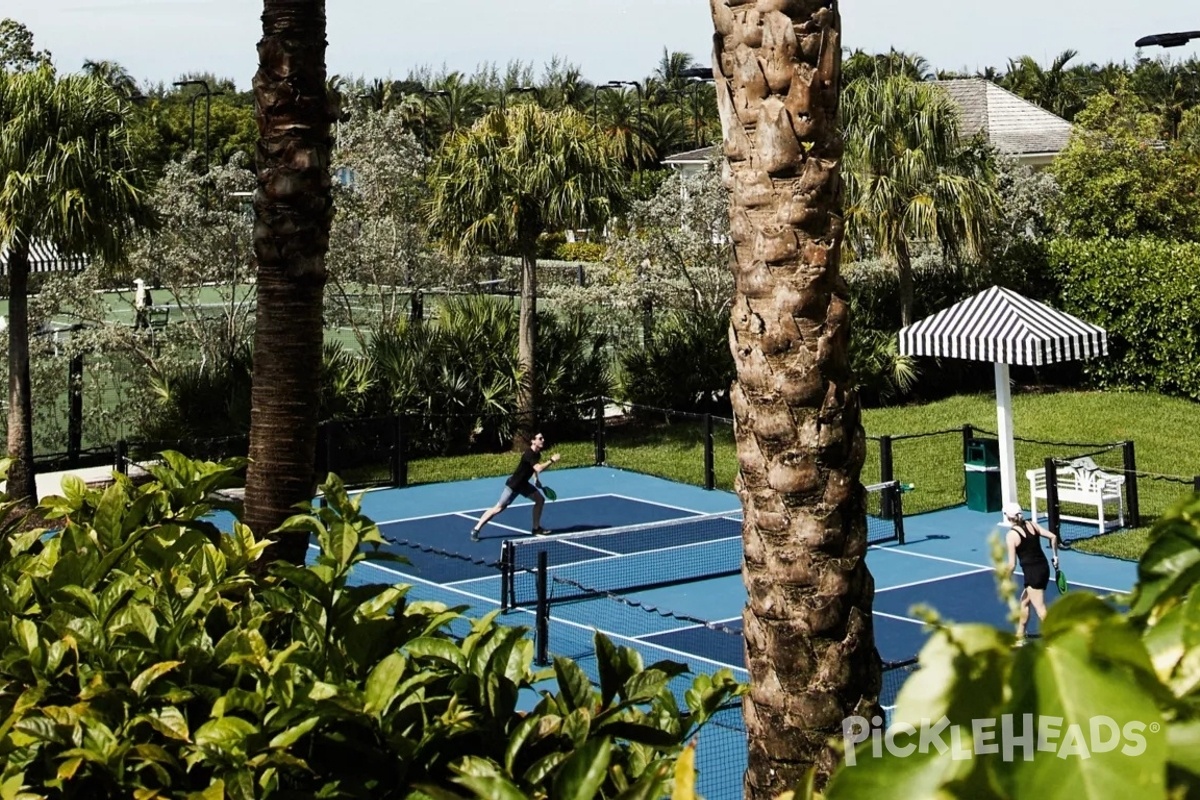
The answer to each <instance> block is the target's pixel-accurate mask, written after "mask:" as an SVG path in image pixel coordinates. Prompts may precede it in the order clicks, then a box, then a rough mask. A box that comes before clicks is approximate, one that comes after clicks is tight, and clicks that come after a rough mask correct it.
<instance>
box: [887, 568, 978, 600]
mask: <svg viewBox="0 0 1200 800" xmlns="http://www.w3.org/2000/svg"><path fill="white" fill-rule="evenodd" d="M983 572H992V570H990V569H987V568H986V567H976V568H975V569H971V570H967V571H966V572H955V573H954V574H953V575H942V576H941V577H938V578H925V579H923V580H919V581H909V582H908V583H898V584H896V585H895V586H888V587H885V588H883V589H880V588H879V587H876V588H875V594H879V593H880V592H890V591H892V590H893V589H909V588H912V587H913V586H922V585H924V584H927V583H937V582H938V581H952V580H955V579H956V578H965V577H966V576H968V575H979V574H980V573H983ZM872 610H873V609H872Z"/></svg>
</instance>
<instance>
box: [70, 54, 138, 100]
mask: <svg viewBox="0 0 1200 800" xmlns="http://www.w3.org/2000/svg"><path fill="white" fill-rule="evenodd" d="M83 71H84V74H86V75H91V76H92V77H93V78H99V79H100V80H102V81H104V82H105V83H107V84H108V85H109V86H111V87H112V89H113V91H114V92H116V93H117V94H118V95H120V96H121V98H122V99H124V100H132V99H133V98H135V97H140V96H141V94H142V92H141V90H140V89H138V85H137V80H136V79H135V78H134V77H133V76H132V75H131V74H129V70H127V69H125V67H123V66H121V65H120V64H119V63H118V62H116V61H92V60H91V59H88V60H87V61H84V62H83Z"/></svg>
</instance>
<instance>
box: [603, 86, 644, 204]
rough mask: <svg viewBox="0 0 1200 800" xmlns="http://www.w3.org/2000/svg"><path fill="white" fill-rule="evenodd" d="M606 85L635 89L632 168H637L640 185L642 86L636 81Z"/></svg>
mask: <svg viewBox="0 0 1200 800" xmlns="http://www.w3.org/2000/svg"><path fill="white" fill-rule="evenodd" d="M607 85H608V86H614V87H616V86H632V87H633V88H634V89H636V90H637V99H638V113H637V127H638V129H637V140H638V149H637V150H636V151H634V166H635V167H636V168H637V173H638V183H639V184H640V183H641V174H642V153H641V149H642V148H641V143H642V85H641V84H640V83H638V82H637V81H609V82H608V84H607Z"/></svg>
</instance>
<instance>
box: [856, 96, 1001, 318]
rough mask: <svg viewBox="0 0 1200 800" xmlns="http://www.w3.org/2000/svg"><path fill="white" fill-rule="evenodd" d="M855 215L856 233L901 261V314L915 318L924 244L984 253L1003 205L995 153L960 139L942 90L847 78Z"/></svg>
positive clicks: (958, 251) (864, 244)
mask: <svg viewBox="0 0 1200 800" xmlns="http://www.w3.org/2000/svg"><path fill="white" fill-rule="evenodd" d="M842 119H843V120H844V127H845V135H846V170H845V173H846V182H847V190H848V192H847V194H848V197H849V203H848V208H847V212H846V219H847V223H848V227H849V231H848V232H849V238H850V241H851V242H852V243H853V244H855V245H856V246H858V247H860V248H865V247H872V248H874V250H875V251H876V253H878V254H879V255H881V256H884V257H886V258H890V259H891V260H893V261H894V262H895V263H896V270H897V273H898V276H899V279H900V320H901V324H903V325H909V324H911V323H912V321H913V303H914V298H913V291H914V290H913V275H912V259H913V255H914V252H913V251H914V250H915V249H916V248H917V247H918V246H920V245H940V246H941V247H942V248H943V249H944V250H946V251H947V252H950V253H952V254H955V255H965V256H967V257H971V258H977V257H978V256H979V255H980V253H981V252H982V249H983V246H984V237H985V233H986V230H987V227H988V224H989V223H990V222H991V220H992V219H993V218H994V215H995V213H996V209H997V208H998V205H999V200H998V198H997V195H996V192H995V189H994V178H993V176H992V174H991V169H990V166H989V165H990V163H991V162H990V160H989V159H987V158H984V157H981V155H980V153H979V152H978V151H977V150H976V149H974V148H970V147H965V146H964V143H963V142H962V141H960V139H959V132H958V110H957V108H956V107H955V105H954V103H953V101H951V100H950V98H949V96H948V95H947V94H946V93H945V92H943V91H942V90H941V89H939V88H937V87H936V86H933V85H931V84H927V83H917V82H914V81H911V80H909V79H907V78H901V77H889V78H884V79H882V80H876V79H867V80H859V81H855V82H853V83H851V84H850V85H849V86H848V87H846V92H845V95H844V97H843V102H842Z"/></svg>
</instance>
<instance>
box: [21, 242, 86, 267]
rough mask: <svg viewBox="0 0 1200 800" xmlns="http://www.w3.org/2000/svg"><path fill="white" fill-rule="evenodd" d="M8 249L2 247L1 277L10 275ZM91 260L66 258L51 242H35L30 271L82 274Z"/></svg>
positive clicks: (83, 257)
mask: <svg viewBox="0 0 1200 800" xmlns="http://www.w3.org/2000/svg"><path fill="white" fill-rule="evenodd" d="M8 256H9V253H8V248H6V247H2V246H0V275H7V274H8ZM90 261H91V259H89V258H88V257H87V256H64V255H62V254H60V253H59V251H58V248H57V247H55V246H54V245H52V244H50V243H49V242H44V241H34V242H33V243H32V244H31V245H30V246H29V271H30V272H31V273H44V272H80V271H82V270H84V269H86V268H87V265H88V264H89V263H90Z"/></svg>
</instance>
